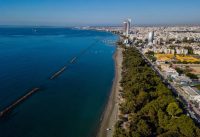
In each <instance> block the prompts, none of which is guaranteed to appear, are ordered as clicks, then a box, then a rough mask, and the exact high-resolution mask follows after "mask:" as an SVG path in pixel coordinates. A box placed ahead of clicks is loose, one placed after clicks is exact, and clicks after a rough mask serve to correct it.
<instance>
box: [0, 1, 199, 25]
mask: <svg viewBox="0 0 200 137" xmlns="http://www.w3.org/2000/svg"><path fill="white" fill-rule="evenodd" d="M126 18H131V19H132V20H133V24H135V25H162V24H165V25H167V24H168V25H177V24H188V25H189V24H200V0H0V25H34V26H37V25H43V26H45V25H46V26H87V25H89V26H90V25H92V26H94V25H95V26H96V25H97V26H98V25H120V24H121V23H122V22H123V20H125V19H126Z"/></svg>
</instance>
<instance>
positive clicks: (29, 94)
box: [0, 88, 39, 117]
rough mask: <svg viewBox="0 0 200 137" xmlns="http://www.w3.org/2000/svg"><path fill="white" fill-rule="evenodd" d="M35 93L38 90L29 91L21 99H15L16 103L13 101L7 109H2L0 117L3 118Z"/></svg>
mask: <svg viewBox="0 0 200 137" xmlns="http://www.w3.org/2000/svg"><path fill="white" fill-rule="evenodd" d="M37 91H39V88H34V89H32V90H31V91H29V92H28V93H27V94H25V95H23V96H22V97H20V98H19V99H17V100H16V101H14V102H13V103H11V105H9V106H8V107H6V108H5V109H3V110H2V111H1V112H0V117H3V116H5V115H6V114H7V113H8V112H10V111H11V110H12V109H14V108H15V107H16V106H17V105H19V104H20V103H22V102H23V101H25V100H26V99H28V98H29V97H30V96H31V95H33V94H34V93H36V92H37Z"/></svg>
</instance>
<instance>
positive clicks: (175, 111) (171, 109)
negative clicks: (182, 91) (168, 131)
mask: <svg viewBox="0 0 200 137" xmlns="http://www.w3.org/2000/svg"><path fill="white" fill-rule="evenodd" d="M167 112H168V114H169V115H171V116H172V117H174V116H177V115H179V114H181V113H182V112H183V111H182V109H180V108H179V106H178V104H177V103H176V102H172V103H170V104H169V105H168V106H167Z"/></svg>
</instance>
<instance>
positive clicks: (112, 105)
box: [97, 46, 123, 137]
mask: <svg viewBox="0 0 200 137" xmlns="http://www.w3.org/2000/svg"><path fill="white" fill-rule="evenodd" d="M122 59H123V56H122V48H120V47H119V46H116V51H115V54H114V61H115V77H114V81H113V85H112V89H111V93H110V95H109V98H108V101H107V104H106V107H105V109H104V113H103V118H102V121H100V127H99V130H98V133H97V137H112V136H113V133H114V125H115V123H116V122H117V120H118V110H119V106H118V102H119V91H120V90H121V87H120V81H121V72H122ZM107 128H109V129H111V130H108V131H107V130H106V129H107Z"/></svg>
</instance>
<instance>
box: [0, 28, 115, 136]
mask: <svg viewBox="0 0 200 137" xmlns="http://www.w3.org/2000/svg"><path fill="white" fill-rule="evenodd" d="M117 39H118V37H117V36H116V35H113V34H111V33H108V32H101V31H95V30H80V29H74V28H56V27H2V28H0V111H2V110H3V109H5V108H6V107H8V106H9V105H11V104H12V103H14V102H15V101H16V100H17V99H19V98H20V97H22V96H23V95H25V94H26V93H28V92H30V91H31V90H32V89H34V88H39V91H37V92H36V93H34V94H33V95H31V96H30V97H29V98H27V99H26V100H24V101H23V102H21V103H20V104H18V105H17V106H16V107H14V108H13V109H12V110H11V111H10V112H9V113H7V114H6V115H4V117H1V118H0V137H94V136H95V135H96V133H97V130H98V127H99V124H100V120H101V118H102V114H103V112H104V108H105V106H106V103H107V101H108V98H109V95H110V92H111V88H112V83H113V80H114V75H115V73H114V72H115V67H114V58H113V55H114V53H115V50H116V47H115V45H114V43H113V42H109V41H116V40H117ZM73 59H74V61H73V62H72V60H73ZM63 67H66V69H65V70H64V71H62V72H61V73H60V74H59V75H58V76H57V77H55V78H54V79H51V77H52V76H53V75H54V74H55V73H56V72H58V71H59V70H60V69H62V68H63Z"/></svg>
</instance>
